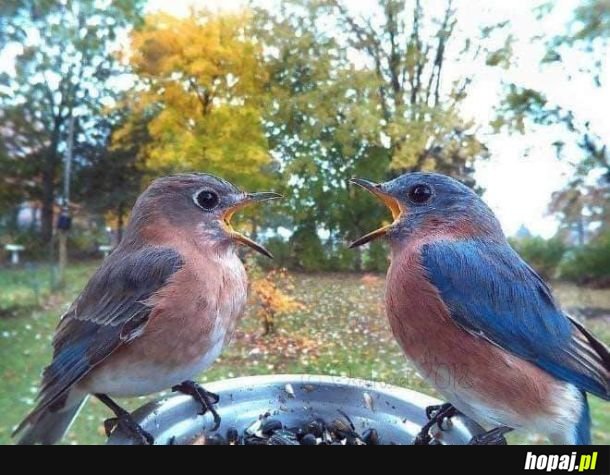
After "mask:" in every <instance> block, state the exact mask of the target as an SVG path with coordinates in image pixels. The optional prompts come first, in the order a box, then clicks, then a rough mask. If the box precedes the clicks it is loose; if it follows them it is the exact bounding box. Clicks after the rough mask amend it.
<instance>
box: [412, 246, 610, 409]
mask: <svg viewBox="0 0 610 475" xmlns="http://www.w3.org/2000/svg"><path fill="white" fill-rule="evenodd" d="M422 265H423V266H424V268H425V270H426V273H427V276H428V278H429V279H430V281H431V282H432V283H433V284H434V285H435V286H436V288H437V289H438V290H439V292H440V294H441V296H442V298H443V300H444V302H445V304H446V305H447V307H448V308H449V311H450V313H451V316H452V318H453V319H454V320H455V321H456V323H457V324H458V325H460V326H461V327H462V328H463V329H465V330H466V331H468V332H471V333H473V334H476V335H479V336H482V337H484V338H487V339H488V340H490V341H491V342H493V343H494V344H496V345H498V346H500V347H501V348H503V349H505V350H507V351H508V352H510V353H513V354H516V355H518V356H520V357H522V358H524V359H526V360H528V361H530V362H532V363H534V364H536V365H537V366H539V367H540V368H542V369H544V370H545V371H547V372H549V373H550V374H552V375H553V376H555V377H556V378H559V379H561V380H564V381H567V382H570V383H572V384H574V385H575V386H577V387H578V388H580V389H582V390H585V391H588V392H591V393H592V394H595V395H597V396H599V397H602V398H605V399H610V353H609V352H608V349H607V348H606V347H605V346H604V345H603V344H602V343H601V342H599V341H598V340H596V339H595V338H594V337H593V336H592V335H591V334H590V333H588V332H587V331H586V330H585V329H584V328H583V327H582V326H581V325H580V324H578V323H577V322H574V321H573V320H571V319H570V318H569V317H568V316H567V315H566V314H565V313H563V312H562V311H561V309H560V308H559V307H558V305H557V303H556V302H555V300H554V298H553V296H552V294H551V291H550V289H549V288H548V287H547V285H546V284H545V283H544V281H543V280H542V279H541V278H540V277H539V276H538V275H537V274H536V273H535V272H534V271H533V270H532V269H531V267H529V266H528V265H527V264H526V263H525V262H524V261H523V260H522V259H521V258H520V257H519V255H518V254H517V253H516V252H515V251H514V250H513V249H512V248H511V247H510V246H508V245H507V244H505V243H492V242H485V241H480V240H469V241H459V242H458V241H439V242H437V243H434V244H427V245H426V246H424V248H423V249H422Z"/></svg>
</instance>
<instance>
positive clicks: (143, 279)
mask: <svg viewBox="0 0 610 475" xmlns="http://www.w3.org/2000/svg"><path fill="white" fill-rule="evenodd" d="M182 264H183V261H182V258H181V256H180V254H178V253H177V252H176V251H174V250H172V249H169V248H163V247H149V248H145V249H142V250H139V251H136V252H132V253H127V252H121V251H115V252H114V253H112V254H111V255H110V256H109V257H108V258H107V259H106V261H105V262H104V263H103V264H102V266H101V267H100V268H99V269H98V270H97V272H96V273H95V274H94V275H93V277H92V278H91V280H90V281H89V283H88V284H87V286H86V287H85V289H84V290H83V292H82V293H81V295H80V296H79V297H78V298H77V300H76V301H75V302H74V304H72V307H71V308H70V309H69V310H68V312H67V313H66V314H65V315H64V317H63V318H62V320H61V321H60V323H59V325H58V327H57V331H56V334H55V338H54V340H53V348H54V352H53V361H52V362H51V364H50V365H49V366H48V367H47V368H46V369H45V371H44V374H43V379H42V387H41V390H40V393H39V396H38V397H39V399H40V401H39V404H38V408H41V407H45V406H47V405H48V404H51V403H52V402H53V401H55V400H56V399H57V398H58V397H60V396H61V395H62V394H63V393H64V392H65V391H66V390H67V389H69V388H70V387H71V386H72V385H73V384H74V383H76V382H77V381H78V380H80V379H81V378H82V377H83V376H85V375H86V374H87V373H88V372H89V371H90V370H91V369H92V368H93V367H95V365H97V364H99V363H100V362H101V361H102V360H104V359H105V358H106V357H108V356H109V355H110V354H111V353H112V352H113V351H115V350H116V349H117V348H118V347H119V346H121V345H122V344H124V343H126V342H128V341H130V340H132V339H133V338H136V337H137V336H138V335H139V334H140V333H141V332H142V330H143V329H144V326H145V325H146V323H147V320H148V316H149V315H150V311H151V307H150V304H149V302H148V300H149V298H150V297H151V296H152V295H153V294H154V293H155V292H157V291H158V290H159V289H160V288H161V287H163V286H164V285H165V283H166V282H167V280H168V279H169V278H170V277H171V276H172V275H173V274H174V273H175V272H176V271H177V270H179V269H180V267H181V266H182Z"/></svg>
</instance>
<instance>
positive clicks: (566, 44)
mask: <svg viewBox="0 0 610 475" xmlns="http://www.w3.org/2000/svg"><path fill="white" fill-rule="evenodd" d="M609 40H610V0H563V1H561V2H560V1H542V2H540V1H533V2H512V3H511V4H507V3H506V2H501V1H499V0H498V1H484V0H474V1H473V0H470V1H466V0H461V1H458V0H455V1H450V0H449V1H447V0H428V1H418V0H410V1H398V0H380V1H374V0H369V1H362V2H347V1H340V0H315V1H314V0H309V1H308V0H293V1H271V0H260V1H252V2H247V1H240V0H232V1H222V2H221V1H184V0H174V1H172V2H163V1H160V0H149V1H148V2H146V1H143V0H141V1H133V2H130V1H127V0H115V1H112V0H81V1H69V0H64V1H53V0H43V1H33V0H8V1H3V2H2V3H1V4H0V379H2V384H1V385H0V443H8V442H9V441H10V432H11V430H12V428H13V427H14V425H15V424H16V423H17V422H18V421H19V420H20V419H21V418H22V417H23V415H25V413H26V412H27V411H28V410H29V408H31V406H32V405H33V402H34V397H35V394H36V391H37V385H38V380H39V376H40V372H41V370H42V368H43V367H44V365H45V364H47V363H48V361H49V358H50V339H51V336H52V331H53V329H54V327H55V325H56V323H57V321H58V318H59V316H60V315H61V313H62V312H63V311H64V310H65V309H66V308H67V306H68V305H69V303H70V302H71V301H72V300H73V299H74V297H75V296H76V295H77V294H78V291H79V290H80V289H81V288H82V287H83V285H84V283H85V282H86V280H87V278H88V277H89V276H90V275H91V273H92V272H93V271H94V270H95V268H96V266H97V265H99V262H100V260H101V259H102V258H103V256H104V254H105V253H107V252H110V251H111V249H112V247H113V246H115V245H116V244H117V242H119V241H120V239H121V236H122V233H123V229H124V227H125V226H126V224H127V223H128V222H129V212H130V208H131V206H132V204H133V202H134V200H135V198H136V197H137V195H138V194H139V193H140V192H141V191H142V190H143V189H144V188H145V187H146V186H147V184H148V183H150V181H151V180H152V179H154V177H156V176H161V175H165V174H169V173H175V172H179V171H193V170H194V171H206V172H211V173H216V174H219V175H222V176H223V177H225V178H227V179H229V180H231V181H233V182H235V183H236V184H238V185H239V186H241V187H243V188H245V189H249V190H263V189H264V190H267V189H272V190H276V191H280V192H282V193H283V194H284V195H285V196H286V199H285V200H283V202H282V203H279V204H277V205H275V204H274V206H272V207H269V208H265V210H264V211H263V210H258V211H256V210H251V211H248V212H245V213H243V215H242V216H240V217H237V218H238V220H237V223H238V224H237V226H239V227H240V229H241V230H243V231H244V232H246V233H248V234H249V235H251V236H254V237H255V238H256V239H258V240H260V241H262V242H265V243H266V246H267V247H268V248H269V249H270V250H271V251H272V252H273V253H274V255H275V256H276V259H275V261H273V262H271V261H263V260H259V259H258V258H256V257H254V256H251V255H245V256H244V257H245V258H246V259H247V262H248V268H249V273H250V274H251V276H252V281H253V284H252V291H251V305H250V307H249V310H248V314H247V316H246V317H245V319H244V321H243V324H242V325H241V326H240V328H239V330H238V333H237V335H236V337H235V338H234V341H233V342H232V344H231V346H230V348H229V349H228V350H227V351H226V352H225V353H224V354H223V357H222V358H221V360H220V361H218V362H217V363H216V364H215V365H214V366H213V368H212V369H211V371H209V372H208V373H206V375H205V376H204V377H203V379H202V381H205V380H206V379H207V380H210V379H217V378H221V377H231V376H239V375H245V374H259V373H279V372H311V373H325V374H345V375H348V376H354V377H363V378H368V379H373V380H380V381H387V382H390V383H394V384H399V385H403V386H408V387H411V388H415V389H418V390H422V391H425V392H432V391H431V390H430V388H428V387H427V386H426V385H425V384H424V383H423V382H422V381H421V379H420V377H419V376H418V375H417V374H416V373H415V372H414V371H413V369H412V368H410V366H409V365H408V363H407V362H406V361H405V359H404V357H403V356H402V355H401V353H400V350H399V349H398V346H397V344H396V343H395V342H394V341H393V339H392V337H391V334H390V332H389V329H388V327H387V323H386V319H385V316H384V313H383V308H382V306H381V305H382V293H383V273H384V272H385V269H386V267H387V263H388V261H387V249H386V248H385V245H384V244H383V243H379V242H375V243H373V244H371V245H369V246H366V247H364V248H362V249H356V250H348V249H346V247H345V242H346V241H349V240H351V239H355V238H356V237H359V236H360V235H362V234H363V233H364V232H366V231H370V230H372V229H374V228H375V227H377V226H378V225H379V224H380V223H381V222H383V221H387V220H388V219H389V216H388V213H387V211H386V210H385V209H383V207H382V206H380V205H379V203H378V202H376V201H375V200H373V199H371V197H370V196H368V195H367V194H366V193H361V192H358V191H357V190H354V189H352V188H350V187H348V185H347V180H348V179H349V178H350V177H353V176H360V177H366V178H369V179H372V180H386V179H389V178H392V177H394V176H397V175H399V174H401V173H404V172H406V171H413V170H434V171H439V172H442V173H445V174H449V175H451V176H454V177H456V178H458V179H460V180H462V181H463V182H464V183H466V184H467V185H468V186H471V187H473V188H474V189H475V190H476V191H477V192H479V193H480V194H482V196H483V198H484V199H485V200H486V201H487V202H488V203H489V204H490V206H491V207H492V208H493V209H494V211H495V212H496V213H497V214H498V217H499V218H500V221H501V222H502V224H503V226H504V229H505V231H506V232H507V234H508V235H510V239H511V243H512V244H513V245H514V247H515V248H516V249H517V250H518V251H519V252H520V253H521V254H522V255H523V256H524V257H525V258H526V260H528V261H529V262H530V263H531V264H532V265H533V266H534V267H535V268H536V269H537V270H538V271H539V272H540V273H541V274H542V275H543V276H544V277H545V278H546V279H548V280H552V281H554V287H555V289H556V293H557V296H558V298H559V299H560V301H561V302H562V304H563V305H564V306H565V307H566V308H568V310H569V311H571V312H572V313H573V314H574V315H576V316H577V317H579V318H582V319H583V320H585V324H586V325H587V326H588V327H590V328H591V329H592V330H593V331H594V333H596V334H597V335H598V336H600V338H602V339H603V340H604V341H605V342H606V343H610V152H609V151H608V148H607V141H608V137H610V118H609V117H608V113H607V109H608V104H610V88H608V83H609V82H610V62H608V61H607V58H608V54H609V53H610V45H609ZM142 402H143V401H141V400H135V401H131V402H130V404H131V406H129V407H135V406H138V405H140V404H142ZM592 405H593V417H594V420H595V426H594V438H595V440H596V441H597V442H601V443H610V414H609V411H608V410H607V407H606V408H605V410H604V409H603V408H602V403H601V402H600V401H599V400H593V401H592ZM105 417H108V414H107V413H106V411H104V410H103V408H101V407H99V405H96V404H95V403H91V404H89V405H88V406H87V408H86V409H85V410H84V411H83V415H82V416H81V417H80V418H79V419H78V420H77V422H76V424H75V425H74V427H73V428H72V430H71V432H70V434H69V436H68V438H67V442H80V443H84V442H88V443H93V442H96V443H97V442H101V441H103V430H102V425H101V422H102V421H103V419H104V418H105ZM513 441H516V442H522V441H529V442H540V441H541V439H539V438H538V437H536V436H534V435H533V436H531V437H530V438H529V439H525V438H523V437H521V438H519V437H514V438H513Z"/></svg>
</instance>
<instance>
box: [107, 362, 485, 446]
mask: <svg viewBox="0 0 610 475" xmlns="http://www.w3.org/2000/svg"><path fill="white" fill-rule="evenodd" d="M199 384H201V385H202V386H204V387H205V389H206V390H207V391H210V392H213V393H221V394H222V393H227V392H231V391H236V390H242V389H243V388H245V387H261V386H273V385H287V384H292V385H306V384H312V385H316V384H320V385H325V386H336V387H342V386H346V385H347V386H350V387H354V388H358V387H359V388H362V389H363V390H366V389H370V390H371V391H374V392H375V393H376V394H379V395H383V396H387V397H392V398H398V399H401V400H405V401H408V402H409V403H410V404H413V405H414V406H421V407H422V408H424V407H427V406H432V405H438V404H442V403H443V401H441V400H440V399H437V398H435V397H433V396H430V395H428V394H425V393H421V392H418V391H415V390H413V389H408V388H404V387H401V386H396V385H393V384H390V383H386V382H384V381H375V380H368V379H361V378H351V377H348V376H341V375H318V374H311V373H285V374H283V373H280V374H268V375H253V376H239V377H235V378H225V379H220V380H216V381H209V382H200V383H199ZM188 404H190V405H192V406H193V410H196V407H197V406H196V404H195V402H194V401H193V399H192V398H191V397H190V396H187V395H184V394H177V393H175V394H172V393H170V394H167V395H165V396H162V397H160V398H157V399H155V400H153V401H149V402H147V403H146V404H144V405H142V406H140V407H139V408H137V409H136V410H135V411H133V412H132V413H131V414H132V417H133V418H134V420H135V421H136V422H137V423H138V424H139V425H141V426H142V427H143V428H144V429H145V430H147V431H149V432H150V433H151V434H152V435H153V436H155V437H156V436H157V435H158V434H159V432H162V429H161V427H160V426H159V425H158V423H156V418H157V416H158V413H159V411H168V412H169V411H171V410H172V409H178V407H179V406H182V405H188ZM201 417H204V418H209V419H210V421H211V420H212V419H211V414H209V413H206V414H204V415H203V416H201ZM452 420H454V421H455V423H456V425H457V426H458V427H457V428H458V429H459V430H460V431H465V432H467V433H468V434H470V435H471V436H476V435H479V434H482V433H484V432H485V429H484V428H483V427H482V426H481V425H480V424H478V423H477V422H475V421H474V420H473V419H471V418H469V417H467V416H465V415H463V414H460V415H458V416H455V417H454V418H452ZM129 443H130V440H129V439H128V438H127V437H125V436H124V435H123V434H121V433H119V432H117V431H115V432H113V433H112V434H111V435H110V437H108V440H107V444H112V445H114V444H129Z"/></svg>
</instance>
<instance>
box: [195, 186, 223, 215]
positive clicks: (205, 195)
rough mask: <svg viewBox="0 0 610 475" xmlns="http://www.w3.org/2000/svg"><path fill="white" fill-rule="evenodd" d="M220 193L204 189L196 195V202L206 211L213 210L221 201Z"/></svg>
mask: <svg viewBox="0 0 610 475" xmlns="http://www.w3.org/2000/svg"><path fill="white" fill-rule="evenodd" d="M219 201H220V200H219V198H218V195H217V194H216V193H214V192H213V191H210V190H203V191H200V192H199V193H197V195H195V202H196V203H197V204H198V205H199V206H201V207H202V208H203V209H205V210H206V211H211V210H213V209H214V208H216V206H218V202H219Z"/></svg>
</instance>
